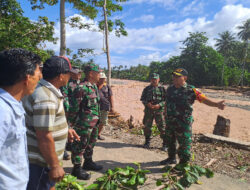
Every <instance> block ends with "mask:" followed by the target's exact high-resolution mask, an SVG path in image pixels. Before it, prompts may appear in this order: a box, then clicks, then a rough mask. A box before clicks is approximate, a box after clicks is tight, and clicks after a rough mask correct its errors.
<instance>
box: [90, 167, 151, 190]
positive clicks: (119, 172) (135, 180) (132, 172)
mask: <svg viewBox="0 0 250 190" xmlns="http://www.w3.org/2000/svg"><path fill="white" fill-rule="evenodd" d="M134 164H135V165H136V166H137V167H138V168H137V169H134V168H133V167H130V166H127V167H126V168H115V169H113V170H111V169H108V171H106V172H105V174H104V175H103V176H102V177H99V178H97V179H96V181H95V182H94V183H93V184H91V185H90V186H88V187H86V189H88V190H116V189H127V190H129V189H130V190H136V189H137V187H138V186H140V185H143V184H144V183H145V181H146V179H147V178H146V173H149V171H148V170H143V169H141V166H140V164H138V163H134Z"/></svg>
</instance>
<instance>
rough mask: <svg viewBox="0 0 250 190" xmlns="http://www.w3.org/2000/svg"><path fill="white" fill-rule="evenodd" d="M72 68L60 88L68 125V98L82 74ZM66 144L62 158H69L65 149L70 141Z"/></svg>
mask: <svg viewBox="0 0 250 190" xmlns="http://www.w3.org/2000/svg"><path fill="white" fill-rule="evenodd" d="M73 69H74V72H71V73H70V80H69V82H68V84H67V85H66V86H63V87H61V88H60V90H61V93H62V95H63V97H64V100H63V106H64V111H65V116H66V118H67V121H68V125H69V126H71V123H70V119H71V118H72V117H69V115H70V111H69V109H70V103H69V99H71V97H72V95H73V91H74V90H75V88H76V87H77V86H78V85H79V83H80V79H81V76H82V71H81V70H80V69H78V68H73ZM67 145H68V146H67ZM67 145H66V148H65V151H64V154H63V159H64V160H70V155H69V154H68V153H67V151H66V150H68V149H69V147H70V143H67ZM68 151H69V150H68Z"/></svg>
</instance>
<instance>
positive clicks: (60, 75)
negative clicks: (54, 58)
mask: <svg viewBox="0 0 250 190" xmlns="http://www.w3.org/2000/svg"><path fill="white" fill-rule="evenodd" d="M58 80H59V81H60V82H61V81H62V80H63V74H62V73H61V74H59V75H58Z"/></svg>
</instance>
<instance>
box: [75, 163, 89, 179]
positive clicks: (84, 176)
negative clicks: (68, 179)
mask: <svg viewBox="0 0 250 190" xmlns="http://www.w3.org/2000/svg"><path fill="white" fill-rule="evenodd" d="M71 175H73V176H75V177H77V179H81V180H89V179H90V177H91V175H90V174H88V173H86V172H85V171H83V169H82V168H81V165H74V167H73V170H72V172H71Z"/></svg>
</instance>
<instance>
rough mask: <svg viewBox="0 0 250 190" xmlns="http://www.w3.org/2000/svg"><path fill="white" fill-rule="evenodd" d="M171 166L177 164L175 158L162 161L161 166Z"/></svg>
mask: <svg viewBox="0 0 250 190" xmlns="http://www.w3.org/2000/svg"><path fill="white" fill-rule="evenodd" d="M169 164H176V159H175V158H167V159H165V160H162V161H160V163H159V165H169Z"/></svg>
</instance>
